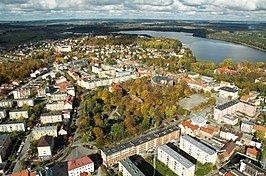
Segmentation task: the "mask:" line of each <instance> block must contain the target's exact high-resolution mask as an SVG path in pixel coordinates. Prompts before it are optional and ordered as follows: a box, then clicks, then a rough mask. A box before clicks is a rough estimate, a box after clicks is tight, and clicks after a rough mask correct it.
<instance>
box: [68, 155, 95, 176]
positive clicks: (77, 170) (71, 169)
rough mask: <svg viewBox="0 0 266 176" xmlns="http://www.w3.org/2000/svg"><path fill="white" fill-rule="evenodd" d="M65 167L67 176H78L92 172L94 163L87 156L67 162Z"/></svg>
mask: <svg viewBox="0 0 266 176" xmlns="http://www.w3.org/2000/svg"><path fill="white" fill-rule="evenodd" d="M67 167H68V175H69V176H80V175H81V174H82V173H92V172H94V162H93V161H92V160H91V159H90V157H88V156H83V157H81V158H77V159H74V160H70V161H68V162H67Z"/></svg>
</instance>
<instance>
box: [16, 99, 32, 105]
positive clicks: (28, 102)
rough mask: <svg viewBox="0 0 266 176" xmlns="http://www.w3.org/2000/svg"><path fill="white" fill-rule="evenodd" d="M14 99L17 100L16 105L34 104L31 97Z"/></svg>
mask: <svg viewBox="0 0 266 176" xmlns="http://www.w3.org/2000/svg"><path fill="white" fill-rule="evenodd" d="M16 101H17V106H18V107H22V106H23V105H27V106H34V99H33V98H26V99H19V100H16Z"/></svg>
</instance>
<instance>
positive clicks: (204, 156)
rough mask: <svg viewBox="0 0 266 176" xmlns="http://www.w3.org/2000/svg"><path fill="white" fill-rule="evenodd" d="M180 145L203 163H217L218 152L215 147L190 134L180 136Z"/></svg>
mask: <svg viewBox="0 0 266 176" xmlns="http://www.w3.org/2000/svg"><path fill="white" fill-rule="evenodd" d="M179 147H180V148H181V149H182V150H184V151H185V152H186V153H188V154H189V155H190V156H192V157H194V158H195V159H197V160H198V161H199V162H201V163H202V164H205V163H212V164H215V162H216V160H217V152H216V150H215V149H214V148H211V147H210V145H207V144H206V143H205V142H204V143H203V141H200V140H198V139H195V138H193V137H191V136H189V135H186V136H182V137H181V138H180V145H179Z"/></svg>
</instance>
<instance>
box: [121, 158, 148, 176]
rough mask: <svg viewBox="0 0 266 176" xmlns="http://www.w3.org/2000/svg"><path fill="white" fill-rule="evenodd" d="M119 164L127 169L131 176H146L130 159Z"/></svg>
mask: <svg viewBox="0 0 266 176" xmlns="http://www.w3.org/2000/svg"><path fill="white" fill-rule="evenodd" d="M119 162H120V164H122V165H123V166H124V167H125V168H126V170H127V171H128V172H129V173H130V175H131V176H145V175H144V174H143V172H141V170H139V168H138V167H137V166H136V165H135V164H134V163H133V162H132V161H131V160H130V159H129V158H125V159H123V160H121V161H119Z"/></svg>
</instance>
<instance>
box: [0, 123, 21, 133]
mask: <svg viewBox="0 0 266 176" xmlns="http://www.w3.org/2000/svg"><path fill="white" fill-rule="evenodd" d="M0 131H1V132H13V131H25V123H24V122H12V123H1V124H0Z"/></svg>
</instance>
